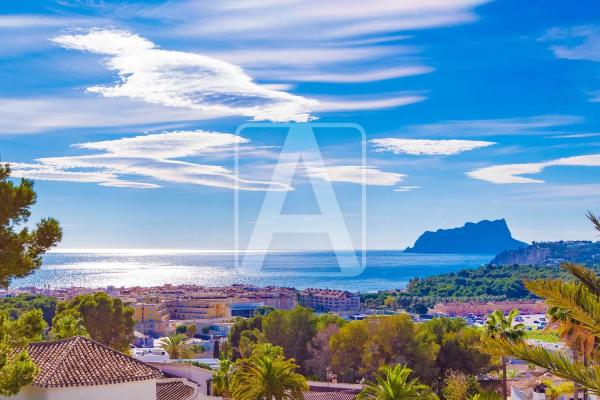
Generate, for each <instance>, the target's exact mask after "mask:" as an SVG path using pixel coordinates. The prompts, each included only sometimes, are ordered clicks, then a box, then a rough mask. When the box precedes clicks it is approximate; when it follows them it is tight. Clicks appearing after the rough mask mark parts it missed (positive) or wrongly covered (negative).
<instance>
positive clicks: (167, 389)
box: [156, 381, 196, 400]
mask: <svg viewBox="0 0 600 400" xmlns="http://www.w3.org/2000/svg"><path fill="white" fill-rule="evenodd" d="M195 394H196V391H195V390H194V388H193V387H191V386H188V385H186V384H185V383H183V382H180V381H168V382H160V381H159V382H157V383H156V400H187V399H190V398H191V397H192V396H194V395H195Z"/></svg>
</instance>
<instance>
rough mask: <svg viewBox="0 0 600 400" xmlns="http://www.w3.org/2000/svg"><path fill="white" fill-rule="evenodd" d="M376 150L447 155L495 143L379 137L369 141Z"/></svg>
mask: <svg viewBox="0 0 600 400" xmlns="http://www.w3.org/2000/svg"><path fill="white" fill-rule="evenodd" d="M370 143H371V144H372V145H373V148H374V151H376V152H391V153H394V154H410V155H415V156H421V155H427V156H436V155H440V156H449V155H454V154H459V153H462V152H465V151H470V150H474V149H479V148H482V147H488V146H492V145H494V144H496V143H494V142H485V141H480V140H430V139H400V138H381V139H373V140H371V141H370Z"/></svg>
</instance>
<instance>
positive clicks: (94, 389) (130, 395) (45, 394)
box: [0, 379, 156, 400]
mask: <svg viewBox="0 0 600 400" xmlns="http://www.w3.org/2000/svg"><path fill="white" fill-rule="evenodd" d="M0 399H6V400H132V399H136V400H156V380H155V379H152V380H147V381H141V382H127V383H118V384H114V385H100V386H78V387H64V388H39V387H35V386H31V385H29V386H25V387H23V388H22V389H21V391H20V392H19V393H18V394H17V395H16V396H11V397H2V396H0Z"/></svg>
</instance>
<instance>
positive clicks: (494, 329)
mask: <svg viewBox="0 0 600 400" xmlns="http://www.w3.org/2000/svg"><path fill="white" fill-rule="evenodd" d="M517 315H519V311H518V310H512V311H511V312H510V313H509V314H508V316H506V317H505V316H504V313H502V312H501V311H500V310H496V311H494V312H493V313H491V314H490V315H489V316H488V319H487V321H486V323H485V330H486V333H487V335H488V336H489V337H490V338H492V339H497V338H498V339H503V340H506V341H507V342H510V343H516V342H520V341H522V339H523V336H525V326H524V325H523V324H515V323H514V320H515V317H516V316H517ZM501 360H502V398H503V399H504V400H506V399H507V397H508V382H507V380H508V379H507V375H506V361H507V360H506V355H504V354H503V355H501Z"/></svg>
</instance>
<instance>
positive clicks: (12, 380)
mask: <svg viewBox="0 0 600 400" xmlns="http://www.w3.org/2000/svg"><path fill="white" fill-rule="evenodd" d="M45 328H46V322H45V321H44V319H43V318H42V311H41V310H30V311H25V312H23V313H22V314H21V316H20V317H19V318H18V319H15V320H13V319H10V318H9V317H8V315H7V314H6V313H4V312H2V313H0V395H1V396H12V395H15V394H17V393H19V390H20V389H21V387H23V386H25V385H28V384H30V383H31V382H33V380H34V379H35V376H36V375H37V373H38V369H37V366H36V365H35V364H34V362H33V361H32V360H31V358H30V357H29V355H28V354H27V351H25V350H20V351H18V350H17V351H15V350H16V349H22V348H23V347H24V346H27V344H28V343H30V342H35V341H40V340H42V337H43V333H44V329H45Z"/></svg>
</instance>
